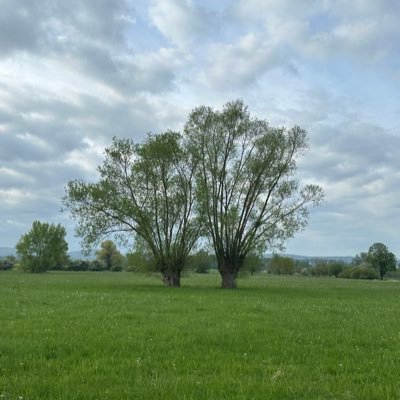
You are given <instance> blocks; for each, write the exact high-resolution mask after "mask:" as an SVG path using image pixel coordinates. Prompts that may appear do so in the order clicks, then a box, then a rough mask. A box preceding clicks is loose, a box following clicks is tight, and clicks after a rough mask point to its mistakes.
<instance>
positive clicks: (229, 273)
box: [184, 100, 323, 288]
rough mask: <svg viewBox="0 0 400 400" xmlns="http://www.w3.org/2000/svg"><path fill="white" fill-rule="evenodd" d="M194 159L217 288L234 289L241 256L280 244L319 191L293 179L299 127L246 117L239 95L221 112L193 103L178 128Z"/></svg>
mask: <svg viewBox="0 0 400 400" xmlns="http://www.w3.org/2000/svg"><path fill="white" fill-rule="evenodd" d="M184 132H185V138H186V140H187V142H188V148H189V149H190V151H191V153H192V154H194V155H195V156H196V159H197V163H198V169H197V174H196V178H197V203H198V210H199V214H200V215H201V216H202V217H203V223H204V225H205V227H206V228H207V231H208V235H209V237H210V239H211V242H212V244H213V247H214V250H215V254H216V257H217V261H218V269H219V272H220V274H221V277H222V287H223V288H234V287H235V286H236V278H237V275H238V272H239V270H240V269H241V268H242V266H243V265H244V261H245V258H246V256H247V255H248V254H250V253H251V252H253V251H258V252H259V251H262V250H264V249H265V248H266V247H275V248H279V246H280V245H282V243H283V242H284V241H285V240H287V239H288V238H290V237H292V236H293V235H294V233H295V232H297V231H298V230H300V229H302V228H303V227H304V226H305V225H306V223H307V216H308V210H309V207H310V206H315V205H317V204H319V203H320V202H321V200H322V198H323V192H322V189H321V188H320V187H319V186H316V185H306V186H302V187H301V186H300V185H299V182H298V181H297V180H296V179H294V178H293V176H294V174H295V172H296V158H297V156H299V155H301V154H302V153H303V152H304V151H305V150H306V149H307V136H306V132H305V131H304V130H303V129H300V128H299V127H294V128H292V129H289V130H287V129H285V128H273V127H271V126H269V125H268V123H267V122H266V121H264V120H260V119H256V118H251V117H250V114H249V111H248V109H247V107H246V106H245V105H244V104H243V102H242V101H241V100H237V101H234V102H230V103H227V104H226V105H225V107H224V109H223V110H222V111H215V110H213V109H212V108H210V107H204V106H203V107H199V108H196V109H194V110H193V111H192V113H191V114H190V116H189V119H188V121H187V123H186V125H185V131H184Z"/></svg>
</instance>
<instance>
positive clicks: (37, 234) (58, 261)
mask: <svg viewBox="0 0 400 400" xmlns="http://www.w3.org/2000/svg"><path fill="white" fill-rule="evenodd" d="M65 236H66V231H65V228H64V227H63V226H61V225H60V224H58V225H54V224H48V223H41V222H40V221H34V222H33V224H32V229H31V230H30V231H29V232H27V233H25V234H24V235H22V236H21V238H20V240H19V242H18V243H17V246H16V249H17V254H18V256H19V259H20V265H21V267H22V269H23V270H25V271H29V272H45V271H48V270H49V269H59V268H60V267H61V266H62V265H63V264H64V263H66V261H67V251H68V244H67V242H66V241H65Z"/></svg>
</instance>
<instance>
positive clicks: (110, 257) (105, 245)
mask: <svg viewBox="0 0 400 400" xmlns="http://www.w3.org/2000/svg"><path fill="white" fill-rule="evenodd" d="M96 258H97V260H98V261H100V262H101V263H103V264H104V266H105V269H106V270H108V271H117V270H122V265H123V263H124V256H123V255H122V254H121V253H120V252H119V251H118V249H117V246H116V245H115V243H114V242H113V241H112V240H105V241H103V242H101V243H100V249H99V250H97V252H96Z"/></svg>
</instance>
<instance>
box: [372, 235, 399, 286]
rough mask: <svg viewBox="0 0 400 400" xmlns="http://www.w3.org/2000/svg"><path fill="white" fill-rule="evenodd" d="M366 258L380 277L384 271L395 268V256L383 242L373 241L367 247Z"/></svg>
mask: <svg viewBox="0 0 400 400" xmlns="http://www.w3.org/2000/svg"><path fill="white" fill-rule="evenodd" d="M366 259H367V262H368V264H370V265H371V267H372V268H375V269H376V270H377V271H378V272H379V276H380V278H381V279H383V277H384V276H385V274H386V272H388V271H395V270H396V256H395V255H394V254H393V253H392V252H390V251H389V249H388V248H387V246H386V245H384V244H383V243H374V244H373V245H372V246H371V247H370V248H369V250H368V253H367V255H366Z"/></svg>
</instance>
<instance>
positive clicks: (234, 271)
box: [217, 257, 244, 289]
mask: <svg viewBox="0 0 400 400" xmlns="http://www.w3.org/2000/svg"><path fill="white" fill-rule="evenodd" d="M217 259H218V258H217ZM243 260H244V258H240V257H237V258H234V259H233V260H232V259H225V258H224V257H221V258H219V259H218V271H219V273H220V275H221V278H222V282H221V287H222V289H235V288H236V278H237V276H238V272H239V269H240V267H241V266H242V265H243Z"/></svg>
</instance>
